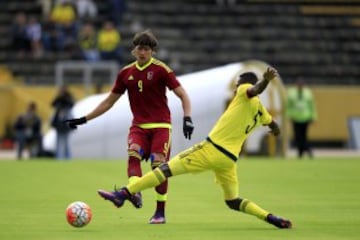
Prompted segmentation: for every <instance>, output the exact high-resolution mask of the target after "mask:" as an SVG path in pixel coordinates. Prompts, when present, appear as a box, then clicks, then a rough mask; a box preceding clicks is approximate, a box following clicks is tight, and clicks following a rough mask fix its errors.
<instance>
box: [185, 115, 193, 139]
mask: <svg viewBox="0 0 360 240" xmlns="http://www.w3.org/2000/svg"><path fill="white" fill-rule="evenodd" d="M193 131H194V125H193V123H192V121H191V117H184V122H183V132H184V136H185V138H187V139H189V140H190V139H191V134H192V133H193Z"/></svg>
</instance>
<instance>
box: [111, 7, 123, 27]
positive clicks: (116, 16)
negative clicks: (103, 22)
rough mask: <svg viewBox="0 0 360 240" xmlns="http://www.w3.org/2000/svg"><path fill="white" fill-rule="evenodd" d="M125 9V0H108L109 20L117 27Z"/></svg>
mask: <svg viewBox="0 0 360 240" xmlns="http://www.w3.org/2000/svg"><path fill="white" fill-rule="evenodd" d="M126 10H127V5H126V0H110V16H111V20H112V21H113V22H114V24H115V25H116V26H117V27H120V26H121V22H122V18H123V15H124V13H125V12H126Z"/></svg>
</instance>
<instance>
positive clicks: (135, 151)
mask: <svg viewBox="0 0 360 240" xmlns="http://www.w3.org/2000/svg"><path fill="white" fill-rule="evenodd" d="M128 155H129V156H130V157H135V158H137V159H139V160H142V158H143V157H144V150H143V149H142V148H141V147H140V146H139V145H137V144H136V145H130V147H129V148H128Z"/></svg>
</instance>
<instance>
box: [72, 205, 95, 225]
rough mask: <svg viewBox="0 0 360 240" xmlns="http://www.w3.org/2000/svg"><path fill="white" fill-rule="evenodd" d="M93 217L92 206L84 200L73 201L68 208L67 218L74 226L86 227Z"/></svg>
mask: <svg viewBox="0 0 360 240" xmlns="http://www.w3.org/2000/svg"><path fill="white" fill-rule="evenodd" d="M91 218H92V212H91V208H90V207H89V205H87V204H86V203H84V202H80V201H76V202H72V203H70V204H69V205H68V206H67V208H66V219H67V221H68V223H69V224H70V225H71V226H73V227H78V228H79V227H84V226H86V225H87V224H88V223H89V222H90V221H91Z"/></svg>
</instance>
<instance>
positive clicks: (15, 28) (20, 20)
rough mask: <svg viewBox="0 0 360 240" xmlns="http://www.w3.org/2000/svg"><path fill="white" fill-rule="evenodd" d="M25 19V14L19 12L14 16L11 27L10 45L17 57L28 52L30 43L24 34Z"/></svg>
mask: <svg viewBox="0 0 360 240" xmlns="http://www.w3.org/2000/svg"><path fill="white" fill-rule="evenodd" d="M26 27H27V17H26V15H25V13H23V12H19V13H17V14H16V15H15V18H14V22H13V24H12V25H11V29H10V34H11V38H12V41H11V45H12V49H13V50H15V51H16V52H17V53H18V55H20V56H22V55H23V54H24V53H25V52H28V51H30V42H29V39H28V37H27V33H26Z"/></svg>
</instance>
